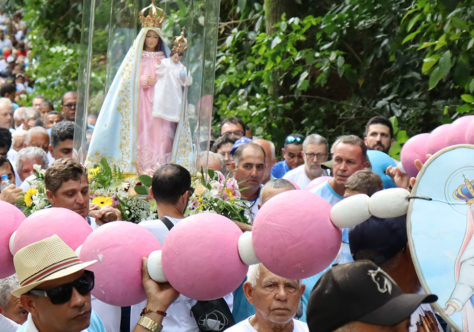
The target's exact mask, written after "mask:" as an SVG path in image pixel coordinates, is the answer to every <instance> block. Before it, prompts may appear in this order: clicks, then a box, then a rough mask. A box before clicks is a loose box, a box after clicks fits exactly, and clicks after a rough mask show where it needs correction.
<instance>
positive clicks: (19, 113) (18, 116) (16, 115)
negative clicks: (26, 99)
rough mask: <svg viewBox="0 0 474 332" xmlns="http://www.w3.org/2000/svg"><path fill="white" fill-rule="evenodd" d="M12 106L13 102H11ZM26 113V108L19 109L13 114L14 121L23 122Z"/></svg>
mask: <svg viewBox="0 0 474 332" xmlns="http://www.w3.org/2000/svg"><path fill="white" fill-rule="evenodd" d="M0 99H3V98H0ZM5 99H8V98H5ZM8 101H10V99H8ZM10 104H11V102H10ZM24 113H25V107H18V108H17V109H16V110H15V112H13V119H14V120H15V121H20V120H23V114H24Z"/></svg>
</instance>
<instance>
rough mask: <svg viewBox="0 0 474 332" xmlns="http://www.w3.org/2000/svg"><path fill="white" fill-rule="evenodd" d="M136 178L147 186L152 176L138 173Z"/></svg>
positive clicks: (149, 185)
mask: <svg viewBox="0 0 474 332" xmlns="http://www.w3.org/2000/svg"><path fill="white" fill-rule="evenodd" d="M138 180H139V181H140V182H141V183H143V185H144V186H147V187H151V183H152V180H153V179H152V178H151V177H150V176H148V175H145V174H144V175H140V176H139V177H138Z"/></svg>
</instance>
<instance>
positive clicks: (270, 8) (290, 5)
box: [265, 0, 300, 34]
mask: <svg viewBox="0 0 474 332" xmlns="http://www.w3.org/2000/svg"><path fill="white" fill-rule="evenodd" d="M299 7H300V6H299V5H298V4H297V3H296V1H295V0H265V28H266V32H267V34H271V33H272V32H273V27H274V25H275V24H276V23H277V22H279V21H280V19H281V15H282V14H283V13H286V17H287V18H290V17H293V16H298V14H299Z"/></svg>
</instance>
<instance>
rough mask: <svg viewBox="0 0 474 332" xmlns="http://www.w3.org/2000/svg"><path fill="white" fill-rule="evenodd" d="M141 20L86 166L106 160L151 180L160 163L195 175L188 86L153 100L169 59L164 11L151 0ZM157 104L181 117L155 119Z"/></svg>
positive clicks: (103, 111)
mask: <svg viewBox="0 0 474 332" xmlns="http://www.w3.org/2000/svg"><path fill="white" fill-rule="evenodd" d="M146 12H148V15H147V16H145V13H146ZM139 18H140V22H141V24H142V29H141V30H140V32H139V33H138V36H137V38H136V39H135V41H134V42H133V45H132V47H131V48H130V49H129V51H128V52H127V54H126V56H125V58H124V60H123V62H122V64H121V65H120V67H119V69H118V71H117V74H116V75H115V77H114V80H113V81H112V84H111V86H110V89H109V92H108V93H107V95H106V97H105V100H104V103H103V104H102V107H101V110H100V113H99V117H98V119H97V123H96V126H95V130H94V133H93V135H92V139H91V143H90V146H89V151H88V155H87V162H88V163H89V164H92V165H94V164H97V163H99V161H100V159H101V158H102V157H105V158H106V159H107V161H108V162H109V163H110V164H111V165H116V166H118V167H120V168H121V169H122V171H123V172H126V173H133V174H148V175H151V174H153V172H154V171H155V170H156V169H157V168H158V167H159V166H160V165H161V164H165V163H169V162H173V163H177V164H180V165H182V166H184V167H186V168H187V169H188V170H190V171H192V170H194V153H193V145H192V138H191V131H190V128H189V121H188V117H187V112H186V109H187V103H186V93H187V86H186V85H183V87H182V89H181V91H180V93H181V95H180V96H179V98H175V99H170V98H168V99H166V100H160V99H159V98H158V99H157V98H156V96H155V86H156V85H159V84H158V83H160V82H158V81H159V80H160V79H161V78H160V76H159V75H157V69H158V68H160V65H161V62H162V60H163V61H164V62H167V61H169V60H167V58H168V57H169V56H170V51H169V48H168V47H167V46H166V43H165V39H164V38H163V36H162V33H161V25H162V23H163V20H164V18H165V15H164V11H163V10H162V9H161V8H159V7H156V6H155V5H154V0H152V4H151V5H150V6H148V7H146V8H144V9H143V10H142V11H141V12H140V15H139ZM183 68H185V67H184V66H183ZM158 72H159V71H158ZM173 93H174V94H176V92H173ZM165 94H166V91H165ZM154 103H155V105H154ZM156 103H166V104H167V105H168V104H175V105H174V106H175V108H176V107H179V109H180V112H179V114H178V116H177V117H175V118H173V119H166V118H164V117H160V116H154V115H153V114H152V113H153V110H154V109H155V110H156V109H157V108H158V105H156ZM170 120H172V121H170Z"/></svg>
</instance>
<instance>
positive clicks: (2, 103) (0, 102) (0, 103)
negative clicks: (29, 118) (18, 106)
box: [0, 97, 13, 110]
mask: <svg viewBox="0 0 474 332" xmlns="http://www.w3.org/2000/svg"><path fill="white" fill-rule="evenodd" d="M2 107H9V108H11V109H12V110H13V105H12V101H11V100H10V99H9V98H6V97H1V98H0V108H2Z"/></svg>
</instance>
